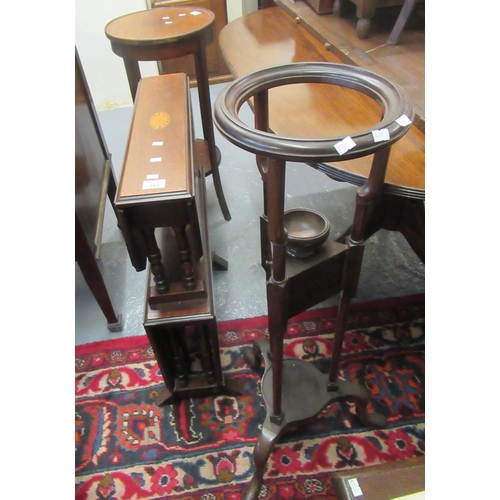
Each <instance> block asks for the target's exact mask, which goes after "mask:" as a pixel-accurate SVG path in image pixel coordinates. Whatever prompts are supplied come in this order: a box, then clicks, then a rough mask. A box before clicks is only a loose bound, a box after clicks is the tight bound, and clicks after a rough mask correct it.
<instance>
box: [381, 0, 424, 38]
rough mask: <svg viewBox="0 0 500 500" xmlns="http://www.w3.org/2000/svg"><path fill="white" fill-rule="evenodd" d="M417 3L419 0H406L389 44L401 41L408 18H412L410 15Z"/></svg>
mask: <svg viewBox="0 0 500 500" xmlns="http://www.w3.org/2000/svg"><path fill="white" fill-rule="evenodd" d="M416 4H417V0H405V2H404V4H403V7H402V9H401V12H400V14H399V16H398V19H397V21H396V24H395V25H394V28H393V29H392V31H391V34H390V36H389V39H388V40H387V44H388V45H396V44H397V43H398V42H399V37H400V36H401V33H402V32H403V30H404V29H405V26H406V24H407V23H408V20H409V19H410V16H411V15H412V13H413V9H415V5H416Z"/></svg>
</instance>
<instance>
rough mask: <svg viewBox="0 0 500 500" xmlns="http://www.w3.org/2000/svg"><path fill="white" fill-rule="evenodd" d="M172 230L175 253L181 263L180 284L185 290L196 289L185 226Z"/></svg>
mask: <svg viewBox="0 0 500 500" xmlns="http://www.w3.org/2000/svg"><path fill="white" fill-rule="evenodd" d="M172 229H173V230H174V234H175V240H176V242H177V252H178V254H179V259H180V261H181V268H182V283H183V284H184V288H185V289H186V290H194V289H195V288H196V279H195V276H194V267H193V262H192V261H191V248H190V246H189V241H188V239H187V235H186V226H185V225H184V226H174V227H172Z"/></svg>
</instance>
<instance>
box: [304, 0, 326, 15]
mask: <svg viewBox="0 0 500 500" xmlns="http://www.w3.org/2000/svg"><path fill="white" fill-rule="evenodd" d="M306 1H307V3H308V4H309V5H310V6H311V7H312V8H313V9H314V12H316V14H330V13H331V12H332V11H333V0H306Z"/></svg>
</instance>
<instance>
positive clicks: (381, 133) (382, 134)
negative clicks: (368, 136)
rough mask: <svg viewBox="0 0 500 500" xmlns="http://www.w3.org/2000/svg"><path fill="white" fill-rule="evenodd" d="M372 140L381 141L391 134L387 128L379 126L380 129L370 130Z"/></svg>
mask: <svg viewBox="0 0 500 500" xmlns="http://www.w3.org/2000/svg"><path fill="white" fill-rule="evenodd" d="M372 135H373V142H383V141H388V140H389V139H390V138H391V136H390V134H389V130H388V129H386V128H381V129H380V130H372Z"/></svg>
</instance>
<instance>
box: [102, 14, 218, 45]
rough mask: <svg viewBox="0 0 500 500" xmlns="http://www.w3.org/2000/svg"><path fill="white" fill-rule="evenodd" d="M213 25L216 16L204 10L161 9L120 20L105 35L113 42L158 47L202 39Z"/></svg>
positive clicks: (131, 15)
mask: <svg viewBox="0 0 500 500" xmlns="http://www.w3.org/2000/svg"><path fill="white" fill-rule="evenodd" d="M214 21H215V15H214V13H213V12H212V11H210V10H208V9H203V8H201V7H160V8H154V9H148V10H143V11H139V12H133V13H132V14H126V15H124V16H121V17H118V18H116V19H114V20H113V21H110V22H109V23H108V24H107V25H106V27H105V28H104V31H105V33H106V36H107V37H108V38H109V39H110V40H111V41H112V42H116V43H121V44H130V45H155V44H162V43H169V42H171V43H174V42H177V41H179V40H183V39H189V38H193V37H197V36H200V35H201V34H202V33H203V32H204V31H205V30H206V29H207V28H210V27H211V26H212V24H213V23H214Z"/></svg>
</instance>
